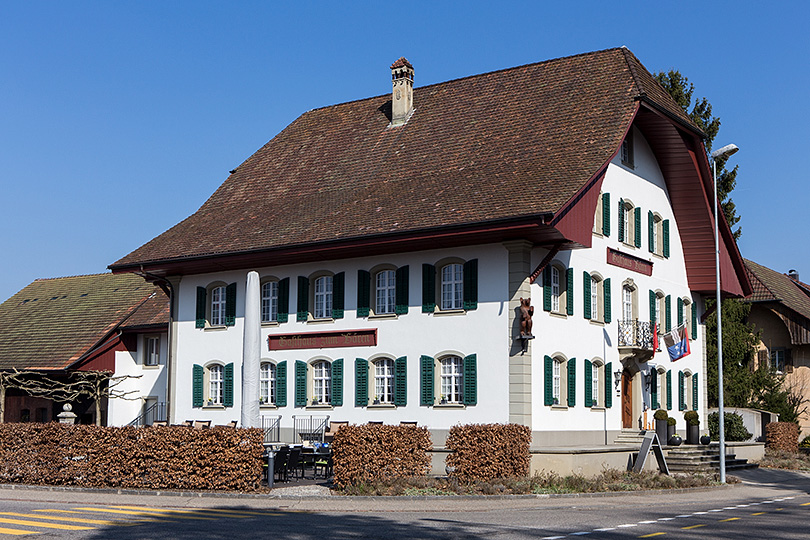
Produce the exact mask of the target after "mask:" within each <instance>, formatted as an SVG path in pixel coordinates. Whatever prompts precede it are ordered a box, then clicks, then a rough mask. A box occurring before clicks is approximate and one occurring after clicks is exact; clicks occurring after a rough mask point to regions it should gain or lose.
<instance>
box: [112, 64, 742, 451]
mask: <svg viewBox="0 0 810 540" xmlns="http://www.w3.org/2000/svg"><path fill="white" fill-rule="evenodd" d="M390 69H391V71H390V76H391V80H392V88H391V92H390V93H387V94H385V95H381V96H377V97H373V98H369V99H361V100H358V101H352V102H348V103H342V104H338V105H332V106H328V107H323V108H320V109H315V110H312V111H309V112H307V113H305V114H303V115H302V116H301V117H299V118H298V119H297V120H295V121H294V122H293V123H292V124H290V125H289V126H288V127H287V128H285V129H284V130H283V131H282V132H281V133H279V134H278V135H276V136H275V137H274V138H273V139H272V140H271V141H270V142H268V143H267V144H266V145H265V146H264V147H262V148H261V149H259V150H258V151H257V152H256V153H255V154H253V155H252V156H251V157H249V158H248V159H247V160H246V161H245V162H244V163H242V164H241V165H239V166H238V167H237V168H236V169H235V170H234V171H232V173H231V175H230V176H229V177H228V178H227V179H226V181H225V182H224V183H223V184H222V186H220V188H219V189H218V190H217V191H216V192H215V193H214V194H213V195H212V196H211V197H210V199H209V200H208V201H207V202H206V203H205V204H204V205H203V206H202V207H201V208H200V209H199V210H198V211H197V212H195V213H194V214H193V215H191V216H190V217H188V218H187V219H185V220H184V221H182V222H181V223H179V224H178V225H176V226H174V227H173V228H171V229H169V230H168V231H166V232H165V233H163V234H161V235H160V236H158V237H156V238H155V239H153V240H151V241H150V242H148V243H147V244H145V245H144V246H141V247H140V248H138V249H136V250H135V251H133V252H132V253H130V254H129V255H127V256H125V257H123V258H122V259H120V260H119V261H117V262H115V263H114V264H112V265H111V266H110V268H111V269H112V271H113V272H114V273H115V274H125V273H127V272H138V273H140V274H141V275H143V276H145V277H146V278H147V279H148V280H150V281H153V282H155V283H158V284H161V285H162V286H163V287H164V288H165V289H166V290H168V291H170V294H171V306H172V317H171V327H170V332H169V335H170V336H171V342H170V346H169V351H170V354H169V364H170V366H171V370H170V373H169V380H168V385H169V417H170V420H171V421H172V422H179V421H183V420H187V419H201V420H203V419H204V420H212V421H213V423H226V422H228V421H231V420H233V419H236V418H241V419H242V421H243V423H244V422H245V420H246V419H247V422H250V423H256V422H257V420H256V419H257V418H258V417H259V416H265V417H274V418H277V419H278V420H279V422H280V425H281V427H282V429H289V428H291V427H292V426H293V423H294V422H295V421H296V420H295V419H302V418H307V417H310V418H314V417H325V416H329V417H330V419H331V420H339V421H349V422H367V421H377V422H384V423H389V424H390V423H399V422H402V421H412V422H413V421H415V422H418V423H419V424H420V425H427V426H428V427H429V428H430V429H431V431H432V432H433V433H434V442H435V443H436V444H439V445H440V444H441V443H442V441H443V435H444V434H445V433H446V432H447V430H448V429H449V428H450V427H451V426H452V425H454V424H459V423H489V422H516V423H520V424H524V425H527V426H530V427H531V428H532V431H533V436H534V445H535V446H539V447H542V446H572V445H599V444H607V443H610V442H613V441H614V440H615V439H616V437H617V436H618V435H619V434H620V433H622V430H623V429H624V430H630V431H637V430H638V429H639V428H640V427H643V426H645V425H646V423H647V422H651V421H652V416H651V414H649V411H650V409H656V408H665V409H668V410H670V411H672V414H673V415H674V416H676V417H677V418H678V419H679V423H680V425H681V426H682V427H683V419H682V416H681V415H680V414H676V413H678V412H679V411H682V410H685V409H687V408H688V409H694V410H697V411H699V412H700V414H701V415H703V414H704V411H705V406H706V403H705V397H706V390H705V388H706V377H705V363H706V358H705V355H706V347H705V333H704V327H703V322H702V321H703V316H704V312H705V307H704V295H707V294H708V295H713V294H714V290H715V273H714V268H715V263H714V261H715V249H714V236H713V229H714V217H715V216H714V213H713V209H712V204H711V201H712V197H711V194H712V177H711V173H710V168H709V164H708V161H707V158H706V151H705V148H704V146H703V142H702V141H703V138H704V134H703V133H702V132H701V131H700V130H699V129H698V128H697V126H695V125H694V124H693V123H692V122H691V120H690V119H689V118H688V117H687V116H686V115H685V114H684V112H683V111H682V110H681V108H680V107H679V106H678V105H677V104H676V103H675V102H674V101H673V100H672V99H671V97H670V96H669V94H668V93H667V92H666V91H665V90H664V89H663V88H662V87H661V86H660V85H659V84H658V83H657V82H656V80H655V79H654V77H652V75H651V74H650V73H649V72H648V71H647V70H646V69H645V68H644V66H643V65H642V64H641V63H640V62H639V61H638V59H637V58H636V57H635V56H634V55H633V54H632V53H631V52H630V51H628V50H627V49H626V48H617V49H610V50H605V51H599V52H594V53H588V54H582V55H578V56H573V57H568V58H561V59H556V60H550V61H546V62H540V63H536V64H530V65H525V66H519V67H515V68H510V69H504V70H501V71H496V72H492V73H485V74H481V75H475V76H471V77H466V78H462V79H457V80H452V81H448V82H444V83H440V84H434V85H429V86H424V87H417V88H415V87H414V74H415V70H414V67H413V66H412V65H411V64H410V63H409V62H408V61H407V60H405V59H404V58H401V59H399V60H397V61H396V62H395V63H394V64H393V65H391V67H390ZM386 76H387V75H386ZM719 226H720V231H721V242H722V244H721V253H720V255H721V272H722V287H723V291H724V294H726V295H728V296H744V295H746V294H748V293H749V292H750V284H749V282H748V280H747V278H746V274H745V270H744V264H743V261H742V258H741V257H740V254H739V251H738V249H737V246H736V244H735V242H734V240H733V237H732V234H731V232H730V229H729V227H728V225H727V223H726V222H725V220H724V219H722V218H721V221H720V223H719ZM522 300H523V303H522ZM526 301H528V304H527V303H526ZM529 305H531V306H532V307H531V308H529V307H528V306H529ZM522 307H523V309H521V308H522ZM532 309H533V316H530V317H527V316H528V315H529V314H530V313H531V311H532ZM682 326H685V327H686V328H687V331H688V335H689V340H690V341H689V346H690V354H688V355H687V356H684V357H683V358H681V359H679V360H677V361H672V360H671V359H670V356H669V355H668V353H667V350H666V347H663V345H662V338H663V334H665V333H666V332H668V331H670V330H672V329H676V328H678V327H682ZM254 336H258V337H254ZM246 411H247V413H246Z"/></svg>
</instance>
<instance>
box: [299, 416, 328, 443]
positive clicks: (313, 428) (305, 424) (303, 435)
mask: <svg viewBox="0 0 810 540" xmlns="http://www.w3.org/2000/svg"><path fill="white" fill-rule="evenodd" d="M328 423H329V417H328V416H297V415H294V416H293V426H294V428H295V442H299V441H300V442H306V441H311V442H323V434H324V433H325V432H326V427H327V424H328Z"/></svg>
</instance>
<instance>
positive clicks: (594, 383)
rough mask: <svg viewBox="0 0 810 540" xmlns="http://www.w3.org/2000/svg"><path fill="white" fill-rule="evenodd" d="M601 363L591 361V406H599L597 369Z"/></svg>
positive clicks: (600, 366)
mask: <svg viewBox="0 0 810 540" xmlns="http://www.w3.org/2000/svg"><path fill="white" fill-rule="evenodd" d="M601 368H602V364H600V363H599V362H592V363H591V406H592V407H598V406H599V370H600V369H601Z"/></svg>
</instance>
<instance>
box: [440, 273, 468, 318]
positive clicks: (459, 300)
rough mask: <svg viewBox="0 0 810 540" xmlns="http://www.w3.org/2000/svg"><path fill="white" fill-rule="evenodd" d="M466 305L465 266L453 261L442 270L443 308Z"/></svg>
mask: <svg viewBox="0 0 810 540" xmlns="http://www.w3.org/2000/svg"><path fill="white" fill-rule="evenodd" d="M463 307H464V266H463V265H461V264H458V263H451V264H448V265H445V266H443V267H442V270H441V309H443V310H448V309H462V308H463Z"/></svg>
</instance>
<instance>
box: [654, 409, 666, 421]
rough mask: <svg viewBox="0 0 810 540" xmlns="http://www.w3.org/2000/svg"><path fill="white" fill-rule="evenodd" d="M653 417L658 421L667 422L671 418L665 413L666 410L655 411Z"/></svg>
mask: <svg viewBox="0 0 810 540" xmlns="http://www.w3.org/2000/svg"><path fill="white" fill-rule="evenodd" d="M653 417H654V418H655V419H656V420H666V419H667V418H669V415H668V414H667V411H665V410H664V409H658V410H657V411H655V414H654V415H653Z"/></svg>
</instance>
